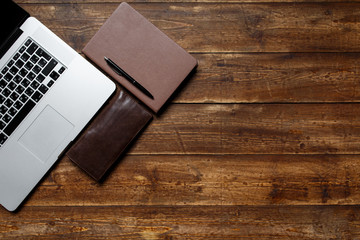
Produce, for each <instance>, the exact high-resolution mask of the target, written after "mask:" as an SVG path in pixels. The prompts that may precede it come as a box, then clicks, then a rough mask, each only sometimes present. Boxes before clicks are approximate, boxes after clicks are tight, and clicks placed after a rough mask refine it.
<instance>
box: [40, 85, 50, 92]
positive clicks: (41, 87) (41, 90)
mask: <svg viewBox="0 0 360 240" xmlns="http://www.w3.org/2000/svg"><path fill="white" fill-rule="evenodd" d="M48 90H49V88H47V87H46V86H45V85H44V84H41V86H40V87H39V91H40V92H41V93H42V94H45V93H46V92H47V91H48Z"/></svg>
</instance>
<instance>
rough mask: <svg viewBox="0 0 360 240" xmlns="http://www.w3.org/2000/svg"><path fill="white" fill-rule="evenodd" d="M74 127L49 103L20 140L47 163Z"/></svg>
mask: <svg viewBox="0 0 360 240" xmlns="http://www.w3.org/2000/svg"><path fill="white" fill-rule="evenodd" d="M73 128H74V125H73V124H71V123H70V122H69V121H68V120H67V119H65V118H64V117H63V116H62V115H60V114H59V113H58V112H57V111H56V110H55V109H53V108H52V107H51V106H49V105H47V106H46V107H45V108H44V109H43V111H42V112H41V113H40V114H39V116H38V117H37V118H36V119H35V120H34V122H33V123H32V124H31V125H30V127H29V128H28V129H27V130H26V131H25V133H24V134H23V135H22V136H21V138H20V139H19V142H20V143H21V144H22V145H23V146H24V147H25V148H26V149H27V150H28V151H30V152H31V153H32V154H33V155H35V156H36V157H37V158H38V159H39V160H40V161H42V162H44V163H45V162H46V161H47V160H48V158H49V157H50V156H51V154H53V153H54V151H55V150H56V149H57V147H58V146H59V145H60V144H61V143H62V142H63V141H64V139H65V137H66V136H67V135H68V134H69V133H70V132H71V130H72V129H73Z"/></svg>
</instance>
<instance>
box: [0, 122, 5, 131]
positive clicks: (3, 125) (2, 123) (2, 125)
mask: <svg viewBox="0 0 360 240" xmlns="http://www.w3.org/2000/svg"><path fill="white" fill-rule="evenodd" d="M4 127H5V123H4V122H3V121H0V130H3V129H4Z"/></svg>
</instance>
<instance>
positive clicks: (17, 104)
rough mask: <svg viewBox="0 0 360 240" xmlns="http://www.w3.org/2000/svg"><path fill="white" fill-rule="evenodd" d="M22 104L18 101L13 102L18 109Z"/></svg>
mask: <svg viewBox="0 0 360 240" xmlns="http://www.w3.org/2000/svg"><path fill="white" fill-rule="evenodd" d="M22 106H23V104H22V103H21V102H20V101H16V103H14V107H15V108H16V109H17V110H19V109H20V108H21V107H22Z"/></svg>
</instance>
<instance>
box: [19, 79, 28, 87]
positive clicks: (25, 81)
mask: <svg viewBox="0 0 360 240" xmlns="http://www.w3.org/2000/svg"><path fill="white" fill-rule="evenodd" d="M29 84H30V81H29V80H27V79H24V80H23V81H22V82H21V85H23V86H24V87H27V86H29Z"/></svg>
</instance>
